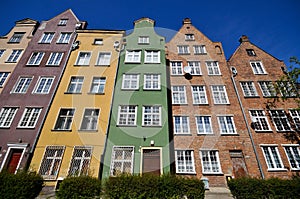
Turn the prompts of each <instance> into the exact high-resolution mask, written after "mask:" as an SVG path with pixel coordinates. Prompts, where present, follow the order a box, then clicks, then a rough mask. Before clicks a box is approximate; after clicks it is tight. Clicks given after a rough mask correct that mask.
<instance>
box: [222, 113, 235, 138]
mask: <svg viewBox="0 0 300 199" xmlns="http://www.w3.org/2000/svg"><path fill="white" fill-rule="evenodd" d="M218 122H219V128H220V133H221V134H236V133H237V132H236V130H235V125H234V121H233V117H232V116H218Z"/></svg>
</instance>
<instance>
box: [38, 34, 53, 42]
mask: <svg viewBox="0 0 300 199" xmlns="http://www.w3.org/2000/svg"><path fill="white" fill-rule="evenodd" d="M53 37H54V32H45V33H44V34H43V36H42V38H41V40H40V43H43V44H50V43H51V41H52V39H53Z"/></svg>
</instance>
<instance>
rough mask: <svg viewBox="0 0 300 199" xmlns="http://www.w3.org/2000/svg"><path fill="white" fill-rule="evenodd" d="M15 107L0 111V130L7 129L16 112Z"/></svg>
mask: <svg viewBox="0 0 300 199" xmlns="http://www.w3.org/2000/svg"><path fill="white" fill-rule="evenodd" d="M18 109H19V108H17V107H3V108H2V109H1V111H0V128H9V127H10V125H11V123H12V122H13V120H14V118H15V115H16V113H17V112H18Z"/></svg>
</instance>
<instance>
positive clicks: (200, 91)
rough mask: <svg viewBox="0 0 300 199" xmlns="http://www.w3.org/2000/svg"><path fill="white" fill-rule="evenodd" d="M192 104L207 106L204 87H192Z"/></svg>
mask: <svg viewBox="0 0 300 199" xmlns="http://www.w3.org/2000/svg"><path fill="white" fill-rule="evenodd" d="M191 88H192V95H193V104H208V102H207V96H206V90H205V86H192V87H191Z"/></svg>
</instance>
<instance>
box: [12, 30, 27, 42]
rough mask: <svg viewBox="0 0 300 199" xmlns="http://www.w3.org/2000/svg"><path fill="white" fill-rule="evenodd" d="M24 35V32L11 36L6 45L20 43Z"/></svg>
mask: <svg viewBox="0 0 300 199" xmlns="http://www.w3.org/2000/svg"><path fill="white" fill-rule="evenodd" d="M24 35H25V33H24V32H15V33H14V34H13V36H12V37H11V38H10V39H9V41H8V43H20V42H21V40H22V37H23V36H24Z"/></svg>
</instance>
